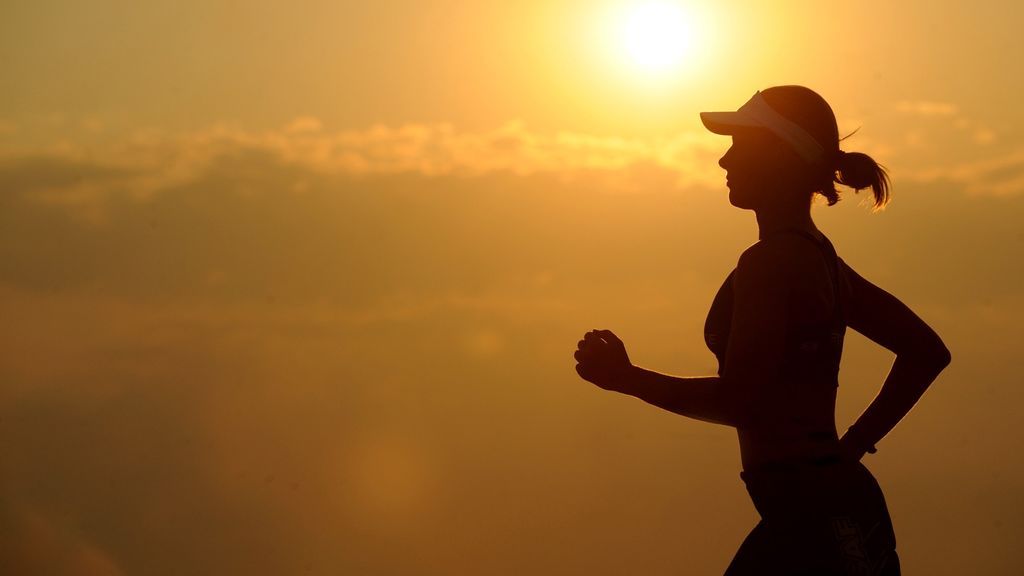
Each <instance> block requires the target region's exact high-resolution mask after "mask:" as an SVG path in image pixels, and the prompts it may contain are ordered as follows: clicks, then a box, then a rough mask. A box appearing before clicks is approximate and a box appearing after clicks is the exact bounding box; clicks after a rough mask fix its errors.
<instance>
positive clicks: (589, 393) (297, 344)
mask: <svg viewBox="0 0 1024 576" xmlns="http://www.w3.org/2000/svg"><path fill="white" fill-rule="evenodd" d="M638 4H641V3H638V2H628V1H618V2H613V1H610V0H609V1H604V0H602V1H599V2H593V1H591V2H583V1H567V2H527V3H484V2H452V1H446V2H431V3H422V2H400V1H397V0H393V1H392V0H389V1H381V2H373V3H367V2H359V3H355V2H353V3H339V2H307V3H299V4H294V3H293V4H291V5H289V6H288V7H287V8H285V7H282V6H277V5H274V4H273V3H269V2H262V1H258V2H247V3H234V2H181V1H179V2H175V3H171V2H147V3H143V4H138V3H127V2H114V1H106V2H91V3H88V5H86V4H83V3H74V2H59V1H49V2H33V3H22V4H20V5H17V6H10V7H5V8H4V9H3V10H2V12H0V16H2V17H0V53H2V54H4V57H5V58H4V62H5V70H6V73H5V74H4V75H3V77H2V79H0V190H3V191H4V192H5V193H4V194H3V195H2V196H0V203H2V205H0V317H2V318H3V319H4V321H3V322H2V323H0V326H2V328H0V382H2V383H3V384H2V385H0V439H2V440H0V534H4V535H5V537H4V538H2V539H0V572H3V573H51V574H61V575H99V574H178V573H187V574H197V575H201V574H211V575H213V574H233V573H249V574H325V575H326V574H370V573H388V574H444V575H458V574H467V575H469V574H498V575H501V574H509V575H512V574H523V573H531V574H566V573H569V574H575V573H583V572H587V573H590V574H609V575H612V574H624V573H652V574H662V573H673V574H676V573H692V574H704V573H720V572H721V571H722V570H723V569H724V567H725V566H726V565H727V564H728V561H729V559H730V558H731V556H732V554H733V552H735V549H736V547H737V546H738V545H739V542H740V541H741V540H742V538H743V537H744V536H745V534H746V533H747V531H748V530H749V529H750V527H752V526H753V524H754V521H755V520H756V514H755V512H754V510H753V507H752V506H751V505H750V503H749V500H748V499H747V495H746V493H745V492H744V490H743V486H742V483H741V482H740V480H739V478H738V475H737V473H738V471H739V467H738V464H739V463H738V455H737V449H736V445H735V435H734V432H733V431H731V430H729V429H726V428H722V427H716V426H713V425H709V424H705V423H701V422H696V421H690V420H685V419H683V418H681V417H677V416H673V415H670V414H668V413H665V412H659V411H658V410H657V409H655V408H653V407H651V406H648V405H645V404H643V403H642V402H639V401H637V400H635V399H630V398H626V397H623V396H617V395H613V394H611V393H607V392H603V391H601V390H599V389H597V388H596V387H594V386H592V385H590V384H588V383H586V382H583V381H581V380H579V378H578V377H577V376H576V374H575V372H574V371H573V369H572V366H573V363H574V361H573V359H572V352H573V350H574V348H575V344H576V341H577V340H578V339H579V337H580V335H581V334H582V333H583V332H585V331H586V330H589V329H592V328H610V329H612V330H614V331H615V332H616V333H617V334H619V335H620V336H621V337H622V338H623V340H624V341H625V343H626V346H627V349H628V350H629V352H630V356H631V358H632V359H633V360H634V361H635V362H636V363H638V364H640V365H643V366H646V367H650V368H653V369H658V370H661V371H664V372H669V373H673V374H678V375H706V374H710V373H713V372H714V369H715V366H714V358H713V356H712V355H711V353H710V352H709V351H708V350H707V349H706V348H705V347H704V344H703V340H702V333H701V330H702V326H703V321H704V315H705V314H706V313H707V308H708V306H709V305H710V303H711V299H712V297H713V296H714V292H715V290H716V289H717V287H718V286H719V284H720V283H721V281H722V278H724V277H725V275H726V274H727V273H728V272H729V270H731V269H732V267H733V266H734V265H735V263H736V259H737V258H738V256H739V254H740V252H742V250H743V249H744V248H745V247H746V246H749V245H750V244H751V243H752V242H753V241H755V240H756V224H755V222H754V219H753V215H752V214H750V213H748V212H743V211H740V210H737V209H735V208H733V207H731V206H730V205H729V203H728V200H727V198H726V191H725V188H724V186H723V181H722V180H723V174H722V171H721V169H720V168H719V167H718V165H717V160H718V158H719V157H720V156H721V154H722V153H723V152H724V151H725V149H726V148H727V146H728V139H727V138H721V137H716V136H713V135H710V134H708V133H705V132H704V131H702V130H701V128H700V126H699V122H698V116H697V113H698V112H699V111H701V110H712V109H721V110H727V109H734V108H736V107H738V106H739V105H741V104H742V103H743V102H744V101H746V99H747V98H749V97H750V95H751V94H753V92H754V91H755V90H757V89H760V88H764V87H767V86H770V85H775V84H787V83H799V84H804V85H807V86H810V87H812V88H814V89H815V90H817V91H819V92H820V93H821V94H823V95H824V96H825V97H826V98H827V99H828V100H829V101H830V103H831V104H832V105H833V107H834V109H835V111H836V114H837V117H838V118H839V123H840V128H841V131H843V132H844V133H848V132H852V131H853V130H855V129H858V128H859V131H858V132H857V134H856V135H855V136H853V137H851V138H849V139H848V140H846V141H844V143H843V147H844V149H846V150H853V151H864V152H868V153H869V154H872V155H873V156H874V157H875V158H876V159H877V160H879V161H880V162H881V163H882V164H884V165H886V166H887V167H889V169H890V173H891V175H892V178H893V182H894V194H893V202H892V204H891V205H890V207H889V208H887V209H886V210H885V211H883V212H880V213H876V214H872V213H870V211H869V210H868V208H867V207H866V206H865V205H863V203H862V198H863V196H864V195H865V194H863V193H862V194H861V195H859V196H857V195H854V194H853V193H852V191H845V192H846V193H845V194H844V195H843V200H842V201H841V202H840V203H839V204H838V205H836V206H834V207H826V206H824V204H820V205H817V206H815V207H814V209H813V210H814V211H813V214H814V218H815V220H816V222H817V223H818V225H819V227H820V228H821V229H822V230H823V231H824V232H825V233H826V234H828V235H829V237H830V238H831V239H832V240H833V242H834V243H835V245H836V247H837V249H838V251H839V253H840V255H841V256H843V258H844V259H845V260H846V261H847V262H848V263H850V264H851V265H852V266H853V267H854V268H856V269H857V270H858V271H860V273H861V274H863V275H864V276H866V277H867V278H869V279H871V280H872V281H874V282H875V283H877V284H879V285H880V286H882V287H884V288H886V289H887V290H889V291H891V292H893V293H894V294H896V295H897V296H898V297H900V298H902V299H903V300H904V301H905V302H906V303H907V304H908V305H910V306H911V307H912V308H913V309H914V310H915V311H917V312H918V313H919V314H920V315H921V316H922V317H923V318H924V319H925V320H926V321H928V322H929V323H930V324H931V325H932V326H933V327H935V329H936V330H937V331H938V332H939V333H940V334H941V335H942V336H943V338H944V340H945V341H946V343H947V345H948V346H949V348H950V349H951V351H952V353H953V358H954V360H953V364H952V365H951V366H950V368H949V369H947V371H946V372H944V373H943V374H942V376H940V378H939V380H938V381H937V382H936V383H935V385H934V387H933V388H932V389H931V390H930V391H929V392H928V393H927V394H926V395H925V397H924V399H923V400H922V403H921V405H920V406H919V407H918V408H916V409H915V410H914V411H913V412H912V413H911V414H910V415H909V416H908V417H907V419H906V420H904V421H903V422H902V423H901V424H900V425H899V426H898V427H897V428H896V430H895V431H894V432H893V433H892V435H891V436H890V437H888V438H886V439H885V440H883V441H882V442H881V443H880V444H879V452H878V454H876V455H873V456H869V457H867V458H866V460H865V462H866V464H867V465H868V466H869V467H870V468H871V470H872V471H873V473H875V475H876V476H877V478H878V479H879V482H880V484H881V485H882V488H883V489H884V490H885V493H886V497H887V499H888V503H889V508H890V511H891V513H892V516H893V520H894V523H895V526H896V531H897V538H898V542H899V544H898V549H899V551H900V554H901V558H902V560H903V565H904V570H905V571H906V572H907V573H926V574H950V575H952V574H966V573H970V574H1014V573H1019V572H1021V569H1022V568H1024V565H1022V563H1021V560H1020V555H1019V554H1018V553H1017V548H1018V543H1019V540H1020V539H1021V537H1022V536H1024V533H1022V530H1021V529H1020V527H1019V526H1018V525H1017V523H1016V522H1015V519H1016V518H1018V517H1020V516H1021V515H1022V514H1024V510H1022V509H1021V506H1020V501H1021V499H1020V494H1021V490H1022V489H1024V466H1022V465H1021V463H1020V462H1019V461H1018V460H1019V459H1015V458H1013V457H1012V454H1013V453H1014V449H1015V447H1016V446H1017V445H1018V444H1019V443H1020V441H1021V440H1024V438H1022V437H1021V433H1020V432H1019V431H1018V430H1017V429H1016V428H1015V427H1014V426H1013V422H1015V420H1016V419H1015V415H1016V411H1015V406H1018V405H1020V403H1021V402H1022V401H1024V394H1022V393H1021V392H1020V389H1019V386H1018V385H1019V380H1020V373H1021V370H1022V369H1024V365H1022V362H1021V360H1020V357H1019V355H1018V348H1019V344H1018V343H1019V325H1020V322H1021V321H1022V320H1024V292H1022V289H1021V285H1022V284H1021V280H1022V276H1021V272H1020V266H1019V261H1020V254H1021V249H1022V247H1024V227H1022V225H1021V222H1022V218H1024V176H1022V175H1024V133H1022V131H1024V112H1021V110H1020V108H1019V103H1018V100H1019V99H1020V98H1019V96H1020V94H1021V92H1022V88H1024V85H1022V84H1024V80H1022V79H1021V75H1019V74H1015V73H1013V72H1012V64H1013V60H1014V58H1015V57H1016V56H1017V55H1018V54H1021V53H1022V48H1024V46H1022V43H1024V40H1022V39H1021V36H1020V34H1019V31H1018V30H1017V28H1018V25H1017V23H1018V22H1019V21H1020V9H1019V8H1018V7H1017V6H1016V5H1010V4H1006V5H1002V4H1001V3H985V2H974V3H970V4H965V3H945V2H939V3H936V2H929V3H925V2H901V3H896V4H893V3H882V2H870V3H857V4H855V5H854V4H848V5H843V6H837V7H826V6H824V5H822V4H820V3H810V2H786V3H772V4H771V5H770V6H769V5H768V4H764V3H740V2H714V3H712V2H707V3H699V2H690V3H685V2H684V3H680V6H682V7H684V8H685V10H686V13H687V14H688V15H689V16H688V17H689V18H691V19H692V22H694V23H696V24H695V26H696V28H695V29H698V30H699V31H700V34H699V35H697V34H695V38H696V37H699V38H700V42H699V43H696V41H695V43H694V44H693V45H692V46H691V47H690V51H689V52H688V53H686V54H685V55H684V57H683V60H682V61H681V62H680V64H679V66H678V67H677V68H674V69H669V70H666V71H663V72H662V73H660V74H657V73H643V72H641V71H640V70H639V69H638V68H636V67H635V66H631V65H630V64H628V58H627V56H626V48H625V47H624V46H623V44H622V41H621V26H622V23H623V22H624V21H626V20H627V19H628V15H629V14H630V11H631V10H632V9H633V7H635V6H636V5H638ZM891 362H892V356H891V355H890V354H889V353H887V352H886V351H884V350H882V349H880V348H878V347H877V346H875V345H873V344H871V343H870V342H869V341H867V340H865V339H864V338H862V337H860V336H859V335H856V334H853V333H851V334H850V336H849V337H848V338H847V347H846V351H845V355H844V360H843V366H842V372H841V389H840V399H839V408H838V414H837V422H838V424H839V426H840V428H841V429H842V428H845V426H847V425H849V423H850V422H851V421H852V419H853V418H855V417H856V416H857V415H858V414H859V412H860V410H862V409H863V407H864V406H865V405H866V403H867V402H868V401H869V400H870V399H871V398H872V397H873V395H874V393H875V392H876V391H877V388H878V386H879V385H880V384H881V381H882V379H883V378H884V376H885V374H886V371H887V369H888V367H889V366H890V364H891Z"/></svg>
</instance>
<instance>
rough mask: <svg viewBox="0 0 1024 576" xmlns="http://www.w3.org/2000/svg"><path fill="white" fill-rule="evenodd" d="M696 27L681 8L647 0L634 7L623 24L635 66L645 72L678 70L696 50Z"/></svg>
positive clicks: (623, 39)
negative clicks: (647, 0)
mask: <svg viewBox="0 0 1024 576" xmlns="http://www.w3.org/2000/svg"><path fill="white" fill-rule="evenodd" d="M692 28H693V26H692V21H691V20H690V18H689V17H688V14H687V13H686V12H684V11H683V9H682V7H681V6H679V5H678V4H675V3H672V2H647V3H644V4H640V5H638V6H635V7H633V8H632V9H631V10H630V12H629V13H628V16H627V17H626V20H625V22H624V23H623V27H622V32H621V34H622V46H623V48H624V49H625V51H626V53H627V54H628V56H629V58H630V61H631V63H632V65H634V66H636V67H637V68H638V69H640V70H643V71H646V72H658V73H663V72H668V71H672V70H675V69H677V68H678V67H679V66H680V64H682V63H683V62H684V61H685V60H686V59H688V58H689V57H691V55H692V52H693V48H694V46H693V39H694V38H693V34H694V32H693V29H692Z"/></svg>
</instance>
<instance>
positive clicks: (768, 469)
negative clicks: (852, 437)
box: [740, 454, 843, 482]
mask: <svg viewBox="0 0 1024 576" xmlns="http://www.w3.org/2000/svg"><path fill="white" fill-rule="evenodd" d="M842 461H843V460H842V458H840V457H839V455H838V454H826V455H824V456H815V457H810V458H800V459H794V460H776V461H773V462H766V463H764V464H761V465H759V466H755V467H753V468H750V469H747V470H743V471H741V472H740V478H741V479H742V480H743V481H744V482H749V481H750V480H753V479H755V478H757V477H760V476H765V475H770V474H777V473H780V472H782V473H785V472H798V471H800V470H801V469H808V468H810V469H821V468H826V467H828V466H834V465H837V464H840V463H841V462H842Z"/></svg>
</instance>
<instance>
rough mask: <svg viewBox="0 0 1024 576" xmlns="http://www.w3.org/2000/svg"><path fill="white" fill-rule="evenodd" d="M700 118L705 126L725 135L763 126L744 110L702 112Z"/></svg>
mask: <svg viewBox="0 0 1024 576" xmlns="http://www.w3.org/2000/svg"><path fill="white" fill-rule="evenodd" d="M700 120H701V122H703V123H704V127H705V128H707V129H708V130H710V131H712V132H714V133H715V134H722V135H723V136H728V135H731V134H735V133H736V132H737V131H739V130H742V129H743V128H760V127H762V125H761V123H760V122H758V121H757V120H755V119H753V118H751V117H750V116H748V115H746V114H744V113H742V112H701V113H700Z"/></svg>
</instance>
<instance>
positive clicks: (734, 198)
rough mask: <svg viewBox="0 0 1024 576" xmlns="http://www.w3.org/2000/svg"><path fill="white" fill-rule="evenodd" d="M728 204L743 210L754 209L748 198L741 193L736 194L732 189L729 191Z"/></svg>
mask: <svg viewBox="0 0 1024 576" xmlns="http://www.w3.org/2000/svg"><path fill="white" fill-rule="evenodd" d="M729 203H730V204H732V205H733V206H735V207H737V208H742V209H744V210H753V209H754V205H753V203H752V202H750V198H747V197H746V196H745V195H744V194H743V193H742V192H737V191H736V190H733V189H729Z"/></svg>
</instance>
